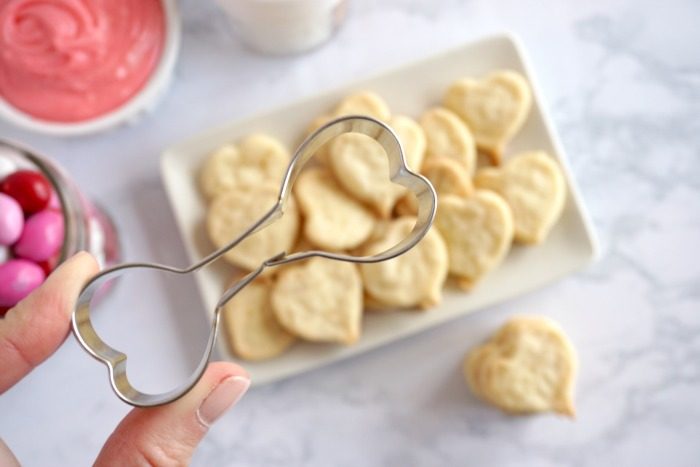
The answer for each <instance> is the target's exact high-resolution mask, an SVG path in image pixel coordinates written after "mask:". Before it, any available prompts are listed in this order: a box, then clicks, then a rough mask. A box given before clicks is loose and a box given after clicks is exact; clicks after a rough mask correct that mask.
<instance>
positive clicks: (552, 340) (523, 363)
mask: <svg viewBox="0 0 700 467" xmlns="http://www.w3.org/2000/svg"><path fill="white" fill-rule="evenodd" d="M576 367H577V362H576V353H575V351H574V348H573V346H572V344H571V342H570V341H569V339H568V337H567V336H566V334H565V333H564V331H563V330H562V329H561V327H559V325H557V324H556V323H554V322H553V321H551V320H550V319H547V318H544V317H530V316H520V317H515V318H511V319H510V320H509V321H508V322H507V323H506V324H504V325H503V326H502V327H501V328H500V329H499V330H498V331H497V332H496V334H495V335H494V336H493V337H492V338H491V339H489V341H488V342H486V343H485V344H483V345H481V346H479V347H477V348H475V349H474V350H472V351H471V352H470V353H469V354H468V355H467V357H466V358H465V360H464V365H463V370H464V376H465V379H466V381H467V383H468V384H469V386H470V387H471V389H472V391H473V392H474V394H476V395H477V396H479V397H480V398H482V399H483V400H485V401H487V402H489V403H491V404H493V405H495V406H497V407H499V408H501V409H502V410H504V411H505V412H507V413H512V414H527V413H534V412H546V411H554V412H557V413H560V414H562V415H567V416H570V417H573V416H574V414H575V409H574V401H573V392H574V381H575V378H576V371H577V370H576Z"/></svg>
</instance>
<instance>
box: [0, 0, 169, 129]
mask: <svg viewBox="0 0 700 467" xmlns="http://www.w3.org/2000/svg"><path fill="white" fill-rule="evenodd" d="M161 1H162V3H163V11H164V13H165V44H164V47H163V53H162V55H161V57H160V61H159V62H158V65H157V66H156V68H155V70H153V73H152V74H151V77H150V78H149V79H148V83H146V85H145V86H144V87H143V88H142V89H141V90H140V91H139V92H138V93H136V94H135V95H134V96H133V97H132V98H131V99H129V100H128V101H127V102H125V103H124V104H122V105H121V106H119V107H117V108H116V109H114V110H111V111H109V112H107V113H106V114H104V115H100V116H99V117H95V118H91V119H89V120H84V121H80V122H74V123H73V122H71V123H59V122H52V121H47V120H42V119H39V118H36V117H33V116H32V115H29V114H27V113H25V112H22V111H21V110H19V109H17V108H15V107H13V106H12V105H10V104H9V103H7V102H6V101H5V100H4V99H2V97H0V118H3V119H5V120H8V121H10V122H12V123H14V124H15V125H17V126H20V127H23V128H26V129H29V130H32V131H36V132H39V133H46V134H51V135H57V136H77V135H85V134H90V133H97V132H100V131H104V130H107V129H109V128H113V127H116V126H118V125H121V124H124V123H133V122H136V121H137V120H138V119H139V118H140V117H141V116H142V115H143V114H144V113H146V112H148V111H151V110H152V109H153V108H154V107H155V106H156V104H157V103H158V101H159V100H160V98H161V97H162V96H163V95H164V94H165V91H166V90H167V89H168V87H169V85H170V80H171V77H172V72H173V68H174V67H175V62H176V61H177V54H178V51H179V49H180V36H181V34H182V32H181V26H180V13H179V10H178V6H177V0H161Z"/></svg>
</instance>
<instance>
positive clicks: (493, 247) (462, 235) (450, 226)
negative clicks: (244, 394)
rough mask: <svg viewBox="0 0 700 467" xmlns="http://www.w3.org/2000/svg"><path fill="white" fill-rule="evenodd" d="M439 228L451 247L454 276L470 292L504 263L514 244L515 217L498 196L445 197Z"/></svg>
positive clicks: (440, 205)
mask: <svg viewBox="0 0 700 467" xmlns="http://www.w3.org/2000/svg"><path fill="white" fill-rule="evenodd" d="M435 227H437V229H438V231H439V232H440V233H441V234H442V237H443V238H444V239H445V243H446V244H447V253H448V257H449V270H450V274H452V275H453V276H455V278H456V279H457V283H458V284H459V286H460V287H461V288H463V289H465V290H469V289H471V288H472V287H474V285H475V284H476V283H477V282H478V281H480V280H481V279H482V278H483V277H484V276H485V275H486V274H487V273H489V272H490V271H492V270H493V269H494V268H495V267H496V266H498V265H499V264H501V262H502V261H503V259H504V258H505V256H506V253H508V251H509V250H510V245H511V243H512V241H513V215H512V214H511V212H510V208H509V207H508V204H507V203H506V202H505V201H504V200H503V199H502V198H501V197H500V196H498V195H497V194H495V193H493V192H490V191H487V190H476V191H475V192H474V193H473V194H472V195H470V196H468V197H460V196H455V195H444V196H441V197H440V199H439V202H438V208H437V214H436V216H435Z"/></svg>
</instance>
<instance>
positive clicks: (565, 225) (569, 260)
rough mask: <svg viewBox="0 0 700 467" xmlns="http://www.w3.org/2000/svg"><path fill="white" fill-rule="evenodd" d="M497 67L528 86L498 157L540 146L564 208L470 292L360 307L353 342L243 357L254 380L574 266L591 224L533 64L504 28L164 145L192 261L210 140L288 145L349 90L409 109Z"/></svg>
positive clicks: (342, 354) (408, 331)
mask: <svg viewBox="0 0 700 467" xmlns="http://www.w3.org/2000/svg"><path fill="white" fill-rule="evenodd" d="M504 68H507V69H513V70H517V71H519V72H521V73H522V74H524V75H525V76H526V77H527V79H528V80H529V82H530V84H531V86H532V89H533V94H534V95H533V106H532V110H531V113H530V115H529V118H528V120H527V122H526V124H525V125H524V127H523V128H522V130H521V131H520V133H519V134H518V135H517V137H516V138H515V139H514V140H513V141H512V142H511V144H510V145H509V146H508V148H507V153H506V159H507V157H508V155H509V154H514V153H518V152H520V151H523V150H530V149H540V150H544V151H547V152H548V153H549V154H551V155H552V156H553V157H554V158H556V159H557V160H558V161H559V163H560V164H561V166H562V167H563V169H564V172H565V175H566V179H567V181H568V190H569V191H568V196H567V202H566V206H565V209H564V212H563V214H562V217H561V219H560V221H559V222H558V224H557V225H556V226H555V228H554V229H553V230H552V232H551V234H550V235H549V237H548V238H547V240H546V241H545V242H544V243H543V244H541V245H539V246H536V247H518V246H516V247H514V248H513V249H512V250H511V252H510V254H509V255H508V257H507V259H506V260H505V262H504V263H503V264H502V265H501V266H500V267H499V268H498V269H497V270H495V271H494V272H492V273H491V274H490V275H489V276H488V277H487V278H486V279H485V280H484V281H483V282H481V283H480V284H479V285H478V286H477V287H476V288H475V289H474V290H473V291H472V292H470V293H463V292H460V291H458V290H450V289H447V290H445V295H444V298H443V301H442V303H441V304H440V305H439V306H438V307H436V308H433V309H431V310H429V311H425V312H416V311H411V310H406V311H398V312H391V313H366V314H365V318H364V322H363V326H362V327H363V331H362V337H361V338H360V340H359V341H358V342H357V343H356V344H355V345H352V346H348V347H346V346H341V345H319V344H309V343H299V344H296V345H295V346H294V347H293V348H292V349H291V350H290V351H288V352H287V353H285V354H283V355H281V356H279V357H277V358H274V359H272V360H268V361H265V362H259V363H251V362H246V363H245V366H246V368H247V369H248V371H249V372H250V374H251V376H252V380H253V382H254V384H265V383H269V382H272V381H276V380H279V379H281V378H285V377H288V376H292V375H295V374H298V373H300V372H303V371H307V370H310V369H313V368H317V367H320V366H322V365H326V364H328V363H331V362H335V361H338V360H341V359H344V358H347V357H350V356H353V355H357V354H360V353H362V352H366V351H368V350H370V349H373V348H376V347H378V346H382V345H387V344H390V343H391V342H393V341H396V340H397V339H401V338H404V337H407V336H410V335H412V334H416V333H419V332H421V331H424V330H426V329H429V328H431V327H433V326H436V325H438V324H440V323H444V322H446V321H448V320H451V319H454V318H456V317H458V316H463V315H466V314H468V313H472V312H474V311H477V310H479V309H482V308H484V307H487V306H492V305H494V304H497V303H499V302H503V301H504V300H508V299H511V298H513V297H515V296H517V295H519V294H522V293H525V292H528V291H531V290H533V289H536V288H539V287H542V286H545V285H547V284H548V283H551V282H552V281H555V280H557V279H560V278H562V277H564V276H566V275H568V274H571V273H573V272H574V271H577V270H579V269H581V268H583V267H584V266H586V265H587V264H589V263H590V262H591V261H592V260H593V259H594V258H595V257H596V242H595V237H594V234H593V229H592V225H591V223H590V221H589V219H588V216H587V214H586V212H585V208H584V205H583V202H582V199H581V197H580V195H579V193H578V190H577V188H576V183H575V180H574V178H573V176H572V174H571V171H570V170H569V165H568V163H567V160H566V155H565V154H564V151H563V149H562V147H561V144H560V143H559V140H558V138H557V135H556V133H555V131H554V128H553V126H552V124H551V121H550V119H549V117H548V116H547V112H546V110H545V108H544V101H543V98H542V95H541V94H540V92H539V90H538V87H537V82H536V79H535V77H534V75H533V71H532V69H531V68H530V67H529V66H528V64H527V60H526V58H525V54H524V51H523V48H522V46H521V45H520V44H519V43H518V41H517V40H515V39H514V38H513V37H510V36H507V35H503V36H495V37H489V38H486V39H483V40H479V41H477V42H473V43H469V44H466V45H463V46H461V47H458V48H456V49H453V50H450V51H447V52H443V53H440V54H437V55H434V56H431V57H429V58H426V59H423V60H420V61H417V62H414V63H409V64H407V65H404V66H402V67H400V68H397V69H394V70H390V71H387V72H384V73H381V74H379V75H377V76H374V77H371V78H367V79H362V80H359V81H356V82H353V83H351V84H348V85H346V86H343V87H341V88H338V89H335V90H333V91H330V92H325V93H323V94H319V95H316V96H313V97H309V98H306V99H303V100H301V101H298V102H295V103H293V104H290V105H286V106H284V107H280V108H277V109H274V110H272V111H269V112H266V113H264V114H261V115H257V116H254V117H251V118H247V119H245V120H242V121H236V122H230V123H227V124H224V125H222V126H220V127H218V128H215V129H212V130H210V131H206V132H204V133H201V134H199V135H196V136H194V137H192V138H189V139H187V140H185V141H182V142H180V143H177V144H175V145H174V146H172V147H170V148H168V149H167V150H166V151H165V152H164V153H163V155H162V159H161V171H162V177H163V181H164V184H165V188H166V191H167V193H168V196H169V199H170V202H171V205H172V209H173V211H174V214H175V219H176V221H177V224H178V226H179V229H180V233H181V235H182V239H183V241H184V244H185V248H186V249H187V253H188V255H189V257H190V259H191V260H192V262H194V261H196V260H199V259H200V258H202V257H203V256H205V255H206V254H207V253H209V252H211V251H212V250H213V246H212V245H211V244H210V243H209V241H208V239H207V236H206V232H205V229H204V218H205V213H206V205H205V202H204V199H203V198H202V196H201V195H200V193H199V190H198V187H197V177H196V175H197V171H198V169H199V167H200V165H201V163H202V161H203V160H204V159H205V158H206V157H207V155H208V154H209V153H210V152H211V151H212V150H214V149H216V148H217V147H219V146H221V145H222V144H224V143H228V142H232V141H236V140H237V139H239V138H240V137H242V136H244V135H246V134H248V133H251V132H254V131H263V132H268V133H270V134H272V135H274V136H276V137H277V138H279V139H280V140H281V141H282V142H284V143H286V144H287V145H288V146H289V147H290V149H291V148H294V147H296V145H297V144H298V143H299V141H300V138H301V136H302V135H303V133H304V131H305V128H306V126H307V124H308V123H309V122H310V121H311V120H313V119H314V118H315V117H317V116H319V115H321V114H324V113H327V112H328V111H329V110H330V109H332V108H333V107H334V105H335V104H336V103H337V101H338V100H339V99H340V98H342V97H344V96H345V95H347V94H349V93H351V92H353V91H357V90H372V91H375V92H377V93H379V94H380V95H381V96H382V97H384V98H385V99H386V101H387V102H388V103H389V106H390V108H391V110H392V113H395V114H405V115H409V116H413V117H414V118H417V117H419V116H420V114H421V113H422V112H423V111H425V110H426V109H428V108H429V107H431V106H433V105H436V104H438V103H439V102H440V100H441V97H442V93H443V92H444V90H445V89H446V87H447V86H448V85H449V84H450V83H451V82H452V81H454V80H456V79H458V78H461V77H464V76H474V77H480V76H483V75H485V74H487V73H489V72H490V71H493V70H498V69H504ZM219 263H223V261H218V262H217V264H214V265H212V266H211V267H209V268H207V269H205V270H203V271H201V272H199V273H198V274H197V275H196V280H197V283H198V286H199V289H200V292H201V296H202V300H203V302H204V306H205V309H206V310H208V313H209V315H208V318H211V314H212V313H213V310H214V306H215V303H216V302H217V300H218V299H219V297H220V295H221V292H222V291H223V290H224V286H225V284H226V283H227V282H228V281H230V279H231V276H232V274H233V272H234V270H233V268H231V267H230V266H227V265H225V264H219ZM203 319H204V318H203ZM223 334H224V333H221V334H220V336H219V342H218V351H219V353H220V355H221V356H222V357H224V358H229V359H231V360H236V357H235V356H234V355H233V354H231V352H230V350H229V348H228V345H227V342H226V341H225V336H223Z"/></svg>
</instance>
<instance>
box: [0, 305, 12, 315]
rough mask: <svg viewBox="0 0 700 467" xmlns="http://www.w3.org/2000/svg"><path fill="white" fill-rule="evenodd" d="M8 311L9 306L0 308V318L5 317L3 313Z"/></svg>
mask: <svg viewBox="0 0 700 467" xmlns="http://www.w3.org/2000/svg"><path fill="white" fill-rule="evenodd" d="M8 311H10V307H9V306H0V316H5V313H7V312H8Z"/></svg>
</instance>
